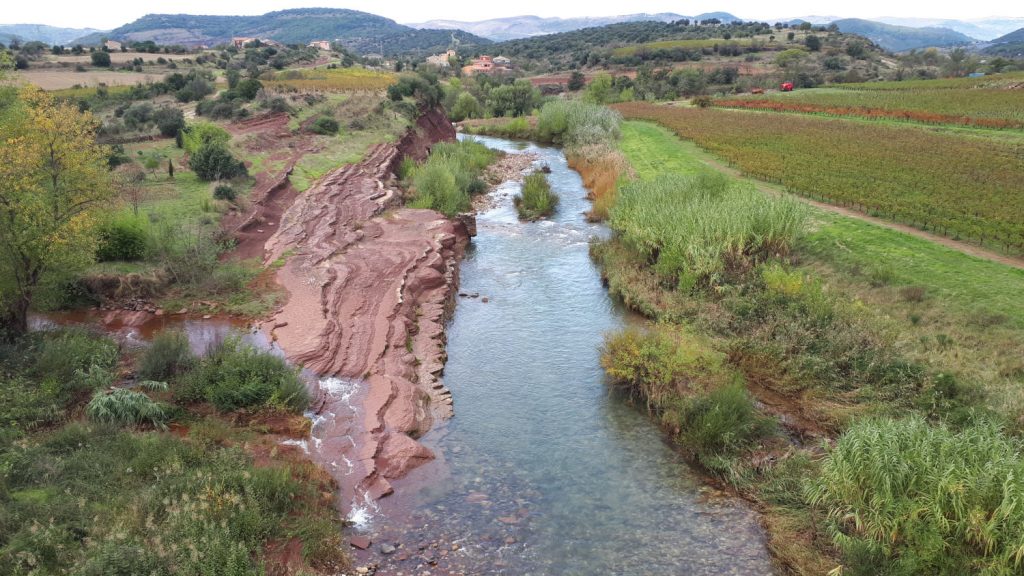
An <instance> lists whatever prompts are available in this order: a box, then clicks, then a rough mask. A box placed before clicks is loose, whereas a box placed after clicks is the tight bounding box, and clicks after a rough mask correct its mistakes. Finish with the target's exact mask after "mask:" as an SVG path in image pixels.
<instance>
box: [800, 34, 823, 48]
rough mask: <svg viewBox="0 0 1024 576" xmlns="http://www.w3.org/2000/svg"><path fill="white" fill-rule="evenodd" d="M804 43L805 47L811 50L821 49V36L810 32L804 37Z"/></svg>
mask: <svg viewBox="0 0 1024 576" xmlns="http://www.w3.org/2000/svg"><path fill="white" fill-rule="evenodd" d="M804 45H805V46H807V49H808V50H810V51H811V52H817V51H818V50H821V38H818V37H817V36H815V35H814V34H810V35H808V36H807V38H804Z"/></svg>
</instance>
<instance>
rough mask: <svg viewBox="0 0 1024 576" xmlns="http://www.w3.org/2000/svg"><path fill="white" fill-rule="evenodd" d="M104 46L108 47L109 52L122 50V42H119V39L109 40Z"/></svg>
mask: <svg viewBox="0 0 1024 576" xmlns="http://www.w3.org/2000/svg"><path fill="white" fill-rule="evenodd" d="M103 47H104V48H106V49H107V51H108V52H120V51H121V43H120V42H118V41H117V40H107V41H106V42H104V43H103Z"/></svg>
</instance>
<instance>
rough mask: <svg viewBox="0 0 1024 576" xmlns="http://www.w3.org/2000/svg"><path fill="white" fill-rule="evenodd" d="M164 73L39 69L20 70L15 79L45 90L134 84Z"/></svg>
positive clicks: (153, 78) (146, 81) (154, 78)
mask: <svg viewBox="0 0 1024 576" xmlns="http://www.w3.org/2000/svg"><path fill="white" fill-rule="evenodd" d="M162 76H163V74H155V73H154V74H151V73H143V72H121V71H114V70H109V69H102V70H95V69H92V70H86V71H85V72H76V71H74V70H73V69H70V68H68V69H61V68H54V69H39V70H27V71H24V72H19V73H18V74H16V75H15V76H14V78H15V80H21V81H23V82H27V83H29V84H35V85H36V86H39V87H40V88H42V89H43V90H63V89H67V88H72V87H74V86H92V87H95V86H99V85H100V84H106V85H107V86H133V85H135V84H143V83H148V82H153V81H156V80H160V78H161V77H162Z"/></svg>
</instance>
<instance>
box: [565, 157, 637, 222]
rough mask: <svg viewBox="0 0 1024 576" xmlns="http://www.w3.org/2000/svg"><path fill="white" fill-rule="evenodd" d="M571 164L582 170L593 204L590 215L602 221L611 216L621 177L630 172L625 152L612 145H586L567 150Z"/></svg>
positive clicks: (588, 194)
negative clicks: (610, 212)
mask: <svg viewBox="0 0 1024 576" xmlns="http://www.w3.org/2000/svg"><path fill="white" fill-rule="evenodd" d="M566 160H568V163H569V167H570V168H572V169H573V170H575V171H576V172H579V175H580V178H582V179H583V186H584V187H585V188H586V189H587V196H588V197H589V198H590V200H591V201H592V202H593V208H591V210H590V212H588V213H587V218H588V219H589V220H591V221H593V222H600V221H603V220H605V219H607V218H608V212H609V211H610V210H611V208H612V206H614V205H615V198H616V192H617V191H618V185H619V178H620V177H622V176H623V175H624V174H627V173H629V171H630V167H629V161H628V160H626V157H625V156H623V155H622V152H619V151H618V150H615V149H613V148H610V147H608V146H600V145H599V146H584V147H580V148H575V149H573V150H571V151H569V152H567V154H566Z"/></svg>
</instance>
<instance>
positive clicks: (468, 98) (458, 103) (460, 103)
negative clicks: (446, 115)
mask: <svg viewBox="0 0 1024 576" xmlns="http://www.w3.org/2000/svg"><path fill="white" fill-rule="evenodd" d="M483 115H484V109H483V106H481V105H480V101H479V100H477V99H476V97H475V96H473V95H472V94H470V93H469V92H460V93H459V95H458V96H457V97H456V98H455V105H454V106H452V114H451V116H452V120H453V121H455V122H461V121H463V120H465V119H467V118H481V117H483Z"/></svg>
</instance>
